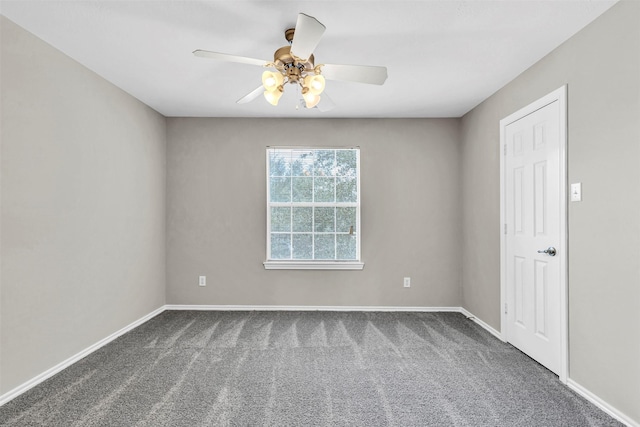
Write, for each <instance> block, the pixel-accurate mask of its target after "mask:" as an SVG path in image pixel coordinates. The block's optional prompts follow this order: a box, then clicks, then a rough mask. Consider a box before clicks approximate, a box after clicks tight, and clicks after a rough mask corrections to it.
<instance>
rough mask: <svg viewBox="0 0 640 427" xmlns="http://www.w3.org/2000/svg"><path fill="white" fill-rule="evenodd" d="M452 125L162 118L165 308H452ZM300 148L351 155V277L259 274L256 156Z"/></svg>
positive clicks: (456, 272) (455, 197)
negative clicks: (356, 188) (357, 175)
mask: <svg viewBox="0 0 640 427" xmlns="http://www.w3.org/2000/svg"><path fill="white" fill-rule="evenodd" d="M459 124H460V121H459V120H458V119H407V120H378V119H371V120H362V119H353V120H329V119H327V120H301V119H290V120H285V119H283V120H273V119H271V120H269V119H260V120H256V119H195V118H190V119H183V118H171V119H168V121H167V135H168V136H167V141H168V144H167V164H168V168H167V170H168V172H167V173H168V175H167V199H168V205H167V206H168V209H167V239H168V240H167V303H169V304H240V305H248V304H253V305H262V304H265V305H313V306H318V305H332V306H436V307H443V306H459V305H460V267H461V264H460V256H459V255H460V243H461V234H460V227H459V225H460V219H461V217H460V215H461V214H460V195H459V188H460V164H459V159H460V149H459V142H458V141H459V132H458V129H459ZM305 144H308V145H312V146H325V145H329V146H353V145H359V146H360V147H361V178H362V188H361V191H362V259H363V261H364V262H365V267H364V270H362V271H292V270H287V271H281V270H279V271H274V270H265V269H264V267H263V265H262V262H263V261H264V260H265V256H266V248H265V246H266V243H265V239H266V219H265V215H266V195H265V192H266V187H265V174H266V171H265V163H266V161H265V148H266V146H268V145H305ZM198 275H206V276H208V282H207V287H202V288H201V287H198ZM404 276H409V277H411V280H412V282H411V283H412V286H411V288H408V289H405V288H403V286H402V278H403V277H404Z"/></svg>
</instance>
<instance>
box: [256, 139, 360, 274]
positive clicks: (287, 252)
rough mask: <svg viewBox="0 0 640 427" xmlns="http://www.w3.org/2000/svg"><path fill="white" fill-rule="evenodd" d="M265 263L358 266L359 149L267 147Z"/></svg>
mask: <svg viewBox="0 0 640 427" xmlns="http://www.w3.org/2000/svg"><path fill="white" fill-rule="evenodd" d="M264 265H265V268H267V269H324V268H326V269H358V270H359V269H362V268H363V264H362V262H360V150H359V149H357V148H331V149H329V148H317V149H315V148H268V149H267V261H266V262H265V263H264Z"/></svg>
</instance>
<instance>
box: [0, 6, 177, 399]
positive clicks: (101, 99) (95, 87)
mask: <svg viewBox="0 0 640 427" xmlns="http://www.w3.org/2000/svg"><path fill="white" fill-rule="evenodd" d="M0 19H1V22H0V25H1V31H2V33H1V35H2V52H1V55H2V56H1V58H2V69H1V71H2V76H1V81H0V83H1V88H2V111H1V119H2V131H1V132H2V133H1V137H2V139H1V143H2V145H1V152H2V156H1V162H2V163H1V183H2V188H1V196H2V211H1V227H2V243H1V247H0V255H1V268H2V284H1V285H2V286H1V288H0V290H1V310H0V321H1V323H0V325H1V331H0V332H1V335H0V348H1V359H0V381H1V384H0V394H2V393H4V392H7V391H9V390H11V389H13V388H14V387H16V386H18V385H20V384H22V383H24V382H25V381H27V380H30V379H31V378H33V377H34V376H36V375H38V374H40V373H42V372H44V371H46V370H47V369H49V368H51V367H53V366H55V365H56V364H58V363H60V362H62V361H63V360H65V359H67V358H69V357H70V356H72V355H74V354H76V353H77V352H79V351H81V350H83V349H85V348H87V347H88V346H90V345H91V344H94V343H96V342H97V341H99V340H101V339H103V338H105V337H107V336H108V335H110V334H112V333H114V332H116V331H117V330H119V329H121V328H122V327H124V326H126V325H128V324H129V323H131V322H133V321H135V320H137V319H139V318H140V317H142V316H144V315H146V314H148V313H150V312H151V311H153V310H154V309H156V308H158V307H160V306H162V305H163V304H164V297H165V267H164V266H165V219H164V218H165V214H164V212H165V155H166V143H165V137H166V129H165V119H164V117H162V116H161V115H160V114H158V113H156V112H155V111H153V110H151V109H150V108H148V107H146V106H145V105H144V104H142V103H140V102H139V101H137V100H135V99H134V98H132V97H131V96H129V95H128V94H126V93H124V92H123V91H122V90H120V89H118V88H116V87H115V86H113V85H111V84H110V83H108V82H106V81H105V80H104V79H102V78H100V77H98V76H97V75H96V74H94V73H93V72H91V71H89V70H87V69H86V68H84V67H83V66H81V65H80V64H78V63H76V62H75V61H73V60H72V59H70V58H68V57H67V56H65V55H64V54H62V53H60V52H59V51H57V50H56V49H53V48H52V47H51V46H49V45H47V44H45V43H44V42H42V41H41V40H39V39H37V38H36V37H35V36H33V35H31V34H30V33H28V32H26V31H24V30H23V29H21V28H20V27H18V26H16V25H15V24H13V23H12V22H10V21H9V20H7V19H6V18H4V17H0Z"/></svg>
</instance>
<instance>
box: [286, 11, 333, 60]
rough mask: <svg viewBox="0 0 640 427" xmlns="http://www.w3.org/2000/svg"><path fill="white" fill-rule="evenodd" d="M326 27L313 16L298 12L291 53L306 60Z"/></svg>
mask: <svg viewBox="0 0 640 427" xmlns="http://www.w3.org/2000/svg"><path fill="white" fill-rule="evenodd" d="M324 30H326V27H325V26H324V25H322V24H321V23H320V21H318V20H317V19H316V18H314V17H313V16H309V15H305V14H304V13H300V14H298V22H297V23H296V31H295V33H294V34H293V42H292V43H291V54H292V55H294V56H297V57H298V58H300V59H304V60H307V59H309V57H310V56H311V54H312V53H313V51H314V50H315V48H316V46H318V42H319V41H320V38H322V34H324Z"/></svg>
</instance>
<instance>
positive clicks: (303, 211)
mask: <svg viewBox="0 0 640 427" xmlns="http://www.w3.org/2000/svg"><path fill="white" fill-rule="evenodd" d="M312 209H313V208H293V231H296V232H300V231H303V232H304V231H308V232H312V231H313V215H312V213H313V211H312Z"/></svg>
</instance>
